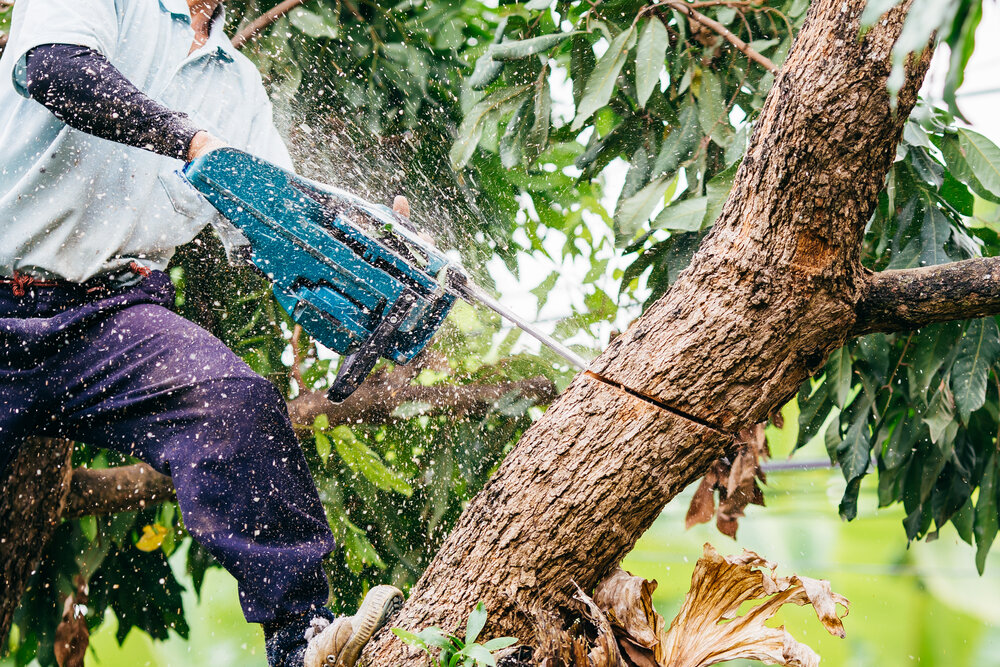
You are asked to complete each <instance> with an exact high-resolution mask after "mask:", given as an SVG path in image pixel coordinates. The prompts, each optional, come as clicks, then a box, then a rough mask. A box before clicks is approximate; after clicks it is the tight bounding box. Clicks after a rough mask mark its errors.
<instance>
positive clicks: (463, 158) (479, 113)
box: [450, 85, 530, 169]
mask: <svg viewBox="0 0 1000 667" xmlns="http://www.w3.org/2000/svg"><path fill="white" fill-rule="evenodd" d="M529 89H530V86H527V85H524V86H514V87H512V88H501V89H500V90H497V91H495V92H493V93H491V94H490V95H488V96H487V97H486V99H484V100H483V101H481V102H479V103H478V104H477V105H476V106H474V107H472V110H471V111H469V113H467V114H466V115H465V118H464V119H462V124H461V126H459V128H458V139H456V141H455V143H454V145H452V147H451V154H450V157H451V165H452V167H453V168H455V169H461V168H462V167H464V166H465V165H466V164H467V163H468V162H469V160H470V159H471V158H472V155H473V153H475V152H476V146H478V145H479V139H480V138H481V137H482V136H483V129H484V127H485V125H486V122H487V121H488V119H489V118H492V117H495V116H498V115H502V114H504V113H505V112H507V111H512V110H513V109H516V108H517V107H518V105H520V104H521V102H522V101H523V100H521V96H522V95H524V93H525V92H527V91H528V90H529Z"/></svg>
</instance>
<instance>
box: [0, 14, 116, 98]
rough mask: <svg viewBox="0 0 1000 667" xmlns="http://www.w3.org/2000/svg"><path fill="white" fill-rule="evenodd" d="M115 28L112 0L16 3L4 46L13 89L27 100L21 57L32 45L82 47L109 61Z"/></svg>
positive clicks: (114, 42) (113, 52) (24, 71)
mask: <svg viewBox="0 0 1000 667" xmlns="http://www.w3.org/2000/svg"><path fill="white" fill-rule="evenodd" d="M118 1H119V2H120V1H121V0H118ZM119 29H120V22H119V9H118V6H117V2H116V0H18V2H17V4H16V5H15V9H14V17H13V24H12V25H11V33H10V41H9V43H8V45H7V50H9V51H12V55H14V57H15V58H16V62H15V65H14V72H13V83H14V88H15V89H16V90H17V92H18V93H20V94H21V95H23V96H24V97H28V90H27V78H28V77H27V69H26V67H25V57H24V56H25V55H26V54H27V53H28V51H30V50H31V49H33V48H35V47H36V46H41V45H43V44H73V45H76V46H85V47H87V48H90V49H93V50H94V51H97V52H98V53H100V54H101V55H103V56H104V57H106V58H108V59H109V60H110V59H112V58H114V57H115V50H116V45H117V43H118V33H119Z"/></svg>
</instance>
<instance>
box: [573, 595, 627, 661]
mask: <svg viewBox="0 0 1000 667" xmlns="http://www.w3.org/2000/svg"><path fill="white" fill-rule="evenodd" d="M574 586H576V584H574ZM573 597H574V598H575V599H576V600H578V601H580V602H582V603H583V605H584V615H585V616H586V617H587V620H589V621H590V622H591V623H592V624H593V625H594V627H596V628H597V641H596V642H595V645H594V648H593V649H591V651H590V661H591V664H592V665H593V666H594V667H626V665H625V661H624V660H622V656H621V652H620V651H619V650H618V642H617V641H615V633H614V630H613V629H612V628H611V623H610V622H609V621H608V618H607V616H605V615H604V612H603V611H601V608H600V607H598V606H597V604H596V603H595V602H594V600H593V599H592V598H591V597H590V596H589V595H587V594H586V593H584V592H583V589H581V588H580V587H579V586H576V595H575V596H573Z"/></svg>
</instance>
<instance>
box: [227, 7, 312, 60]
mask: <svg viewBox="0 0 1000 667" xmlns="http://www.w3.org/2000/svg"><path fill="white" fill-rule="evenodd" d="M305 1H306V0H285V1H284V2H282V3H281V4H279V5H278V6H277V7H274V8H273V9H270V10H268V11H266V12H264V13H263V14H261V15H260V16H258V17H257V18H256V19H254V20H253V21H252V22H251V23H249V24H248V25H246V26H244V27H243V28H242V29H241V30H240V31H239V32H238V33H236V36H235V37H233V40H232V41H233V46H234V47H236V48H237V49H242V48H243V47H244V46H245V45H246V43H247V42H249V41H250V40H252V39H254V38H255V37H256V36H257V35H259V34H260V33H261V32H262V31H263V30H264V29H265V28H267V27H268V26H270V25H271V24H272V23H274V22H275V21H277V20H278V19H280V18H281V17H282V16H284V15H285V14H287V13H288V12H290V11H292V10H293V9H295V8H296V7H298V6H299V5H301V4H302V3H304V2H305Z"/></svg>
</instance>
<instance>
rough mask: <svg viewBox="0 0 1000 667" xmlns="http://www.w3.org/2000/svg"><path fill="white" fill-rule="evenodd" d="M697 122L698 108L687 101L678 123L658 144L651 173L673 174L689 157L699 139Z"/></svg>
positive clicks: (656, 174) (655, 174) (699, 129)
mask: <svg viewBox="0 0 1000 667" xmlns="http://www.w3.org/2000/svg"><path fill="white" fill-rule="evenodd" d="M701 137H702V134H701V127H700V126H699V124H698V109H697V107H696V106H695V105H694V104H693V103H691V102H689V103H687V104H686V105H685V106H684V108H683V109H682V110H681V113H680V118H679V125H678V127H675V128H674V129H673V130H671V131H670V134H669V135H667V138H666V139H665V140H664V141H663V144H662V145H661V146H660V152H659V154H658V155H657V156H656V161H655V162H654V163H653V169H652V172H651V175H652V176H653V177H654V178H655V177H656V176H659V175H660V174H673V173H674V172H675V171H677V168H678V167H679V166H680V164H681V163H683V162H686V161H687V160H690V159H691V156H692V155H693V154H694V151H695V149H696V148H698V142H699V141H700V140H701Z"/></svg>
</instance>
